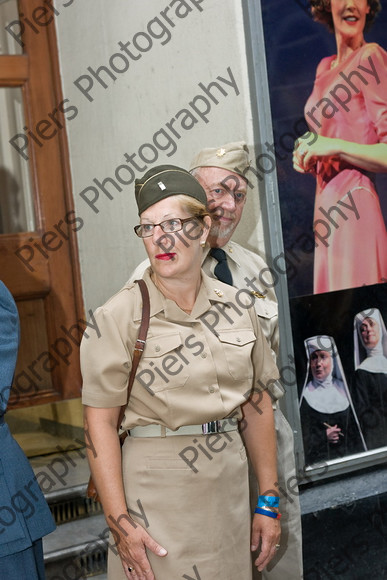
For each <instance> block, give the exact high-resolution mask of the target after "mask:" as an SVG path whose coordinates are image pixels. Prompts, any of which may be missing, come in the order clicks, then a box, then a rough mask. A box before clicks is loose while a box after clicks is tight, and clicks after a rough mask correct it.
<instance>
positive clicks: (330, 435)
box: [326, 425, 342, 443]
mask: <svg viewBox="0 0 387 580" xmlns="http://www.w3.org/2000/svg"><path fill="white" fill-rule="evenodd" d="M326 433H327V439H328V441H329V443H338V441H339V436H340V435H342V433H341V429H340V427H338V426H337V425H333V427H328V428H327V431H326Z"/></svg>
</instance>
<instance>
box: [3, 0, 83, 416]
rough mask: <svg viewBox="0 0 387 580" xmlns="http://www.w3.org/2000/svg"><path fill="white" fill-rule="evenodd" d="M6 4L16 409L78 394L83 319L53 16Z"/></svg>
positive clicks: (34, 0)
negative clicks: (17, 331) (17, 325)
mask: <svg viewBox="0 0 387 580" xmlns="http://www.w3.org/2000/svg"><path fill="white" fill-rule="evenodd" d="M12 2H14V6H13V7H12V9H13V10H14V11H15V10H16V11H17V10H18V11H19V13H18V14H17V13H16V14H15V13H14V12H11V15H9V14H6V13H5V14H3V21H2V22H1V29H2V36H1V37H0V38H1V39H2V54H1V55H0V106H2V113H1V114H2V116H0V139H1V151H0V195H1V203H0V216H1V219H0V228H1V229H0V279H1V280H2V281H3V282H4V283H5V284H6V286H7V287H8V288H9V290H10V291H11V292H12V294H13V296H14V298H15V300H16V303H17V306H18V309H19V314H20V322H21V346H20V352H19V359H18V365H17V369H16V374H15V381H14V386H13V389H12V396H11V399H10V404H9V408H16V407H20V406H29V405H35V404H38V403H44V402H49V401H57V400H62V399H68V398H72V397H77V396H79V395H80V386H81V380H80V372H79V362H78V360H79V358H78V350H79V349H78V346H79V333H80V331H81V330H82V329H83V328H84V323H83V322H82V321H83V319H84V315H83V307H82V298H81V286H80V275H79V266H78V253H77V243H76V231H77V230H79V229H80V227H82V222H81V220H80V219H78V218H76V216H75V212H74V208H73V200H72V191H71V180H70V173H69V162H68V151H67V141H66V133H65V131H66V129H65V120H66V117H65V112H64V111H65V109H66V100H65V99H64V97H63V95H62V94H61V87H60V81H59V71H58V58H57V45H56V34H55V18H54V13H53V9H52V5H51V4H50V3H46V4H45V3H42V2H41V0H20V1H19V2H17V0H5V1H4V0H3V3H2V4H4V9H5V10H6V6H5V5H7V4H11V3H12ZM0 8H1V6H0ZM15 16H16V18H15ZM7 44H8V45H9V47H10V50H9V51H8V52H9V53H11V54H9V53H8V54H5V52H7V51H6V50H5V49H4V47H5V48H6V45H7ZM7 107H8V109H7ZM4 109H6V110H5V111H4ZM1 119H3V121H4V123H1ZM7 120H8V128H7V130H8V134H6V135H5V134H4V132H5V133H6V130H5V129H4V127H5V125H6V124H7ZM1 124H2V125H3V129H4V130H3V131H1ZM10 131H11V133H10ZM1 133H2V134H1ZM22 206H23V207H22Z"/></svg>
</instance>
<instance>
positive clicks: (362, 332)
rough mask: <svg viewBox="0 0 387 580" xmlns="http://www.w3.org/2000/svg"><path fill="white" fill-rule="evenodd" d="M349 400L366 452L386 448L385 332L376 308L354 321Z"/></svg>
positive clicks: (386, 384) (386, 377)
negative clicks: (352, 383) (350, 393)
mask: <svg viewBox="0 0 387 580" xmlns="http://www.w3.org/2000/svg"><path fill="white" fill-rule="evenodd" d="M354 347H355V384H354V389H353V398H354V402H355V406H356V409H357V413H358V416H359V421H360V424H361V427H362V430H363V433H364V437H365V440H366V444H367V447H368V449H375V448H376V447H384V446H385V445H387V332H386V327H385V324H384V321H383V318H382V316H381V314H380V311H379V310H378V309H377V308H369V309H367V310H363V311H362V312H359V313H358V314H356V316H355V320H354Z"/></svg>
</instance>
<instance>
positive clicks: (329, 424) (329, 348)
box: [300, 335, 367, 465]
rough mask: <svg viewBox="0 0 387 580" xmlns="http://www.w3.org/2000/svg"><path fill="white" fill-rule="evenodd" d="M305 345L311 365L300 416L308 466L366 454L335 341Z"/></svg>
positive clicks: (318, 339) (313, 340)
mask: <svg viewBox="0 0 387 580" xmlns="http://www.w3.org/2000/svg"><path fill="white" fill-rule="evenodd" d="M304 344H305V349H306V356H307V361H308V364H307V373H306V379H305V383H304V386H303V389H302V392H301V396H300V415H301V425H302V434H303V442H304V452H305V462H306V464H307V465H310V464H313V463H316V462H321V461H327V460H331V459H336V458H340V457H344V456H346V455H351V454H353V453H358V452H362V451H366V450H367V448H366V445H365V442H364V438H363V435H362V432H361V429H360V425H359V421H358V418H357V416H356V412H355V410H354V406H353V403H352V398H351V394H350V392H349V389H348V385H347V381H346V378H345V375H344V372H343V368H342V364H341V360H340V356H339V354H338V352H337V348H336V344H335V341H334V339H333V338H332V337H330V336H326V335H319V336H313V337H311V338H307V339H306V340H305V341H304Z"/></svg>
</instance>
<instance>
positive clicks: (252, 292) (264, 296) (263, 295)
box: [250, 290, 266, 300]
mask: <svg viewBox="0 0 387 580" xmlns="http://www.w3.org/2000/svg"><path fill="white" fill-rule="evenodd" d="M250 294H252V296H255V298H263V300H264V299H265V298H266V295H265V294H261V293H260V292H256V291H255V290H251V292H250Z"/></svg>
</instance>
